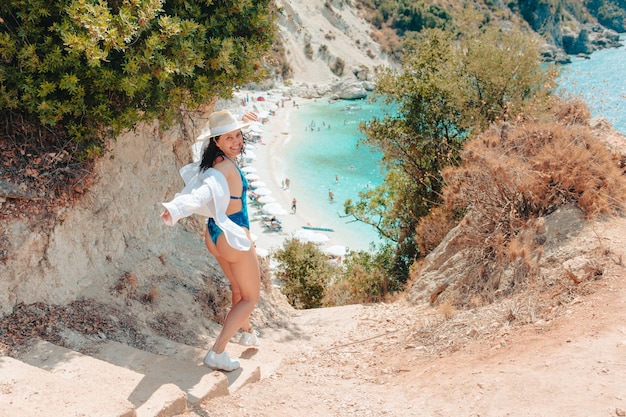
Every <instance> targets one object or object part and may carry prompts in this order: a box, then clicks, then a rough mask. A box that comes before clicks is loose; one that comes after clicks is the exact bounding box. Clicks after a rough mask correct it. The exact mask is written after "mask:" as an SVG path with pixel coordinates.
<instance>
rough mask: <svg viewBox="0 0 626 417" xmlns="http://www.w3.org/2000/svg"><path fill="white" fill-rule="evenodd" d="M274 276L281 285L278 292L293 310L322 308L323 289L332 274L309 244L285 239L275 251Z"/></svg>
mask: <svg viewBox="0 0 626 417" xmlns="http://www.w3.org/2000/svg"><path fill="white" fill-rule="evenodd" d="M274 259H276V260H277V261H278V268H277V271H276V276H277V277H278V278H279V279H280V280H281V281H282V282H283V287H282V290H281V291H282V293H283V294H285V296H286V297H287V300H288V301H289V303H290V304H291V305H292V306H294V307H296V308H300V309H303V308H317V307H322V305H323V301H324V296H325V293H326V288H327V286H328V284H329V283H330V282H331V280H332V278H333V277H334V276H335V274H336V272H337V271H336V270H335V268H334V267H333V265H331V264H330V263H329V262H328V258H327V257H326V255H325V254H324V253H323V252H322V251H321V250H320V249H319V248H318V247H317V246H315V245H314V244H313V243H311V242H306V243H302V242H300V240H298V239H295V238H294V239H289V240H286V241H285V243H284V244H283V248H282V249H279V250H278V251H276V253H275V254H274Z"/></svg>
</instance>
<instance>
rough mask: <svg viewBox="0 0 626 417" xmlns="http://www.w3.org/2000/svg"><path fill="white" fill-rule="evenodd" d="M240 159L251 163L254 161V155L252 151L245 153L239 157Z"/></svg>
mask: <svg viewBox="0 0 626 417" xmlns="http://www.w3.org/2000/svg"><path fill="white" fill-rule="evenodd" d="M241 157H242V158H243V159H244V161H252V160H254V159H256V154H255V153H254V152H252V151H246V153H244V154H243V155H241Z"/></svg>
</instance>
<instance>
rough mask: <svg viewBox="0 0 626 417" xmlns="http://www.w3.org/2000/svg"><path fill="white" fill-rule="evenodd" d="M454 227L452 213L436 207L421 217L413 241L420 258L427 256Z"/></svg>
mask: <svg viewBox="0 0 626 417" xmlns="http://www.w3.org/2000/svg"><path fill="white" fill-rule="evenodd" d="M455 225H456V222H455V220H454V215H453V213H452V212H450V211H448V210H445V209H444V208H443V207H436V208H434V209H433V210H431V211H430V213H428V215H427V216H425V217H422V218H421V219H420V221H419V223H418V225H417V228H416V234H415V241H416V243H417V247H418V248H419V252H420V255H421V256H426V255H428V254H429V253H430V252H431V251H432V250H433V249H435V248H436V247H437V246H438V245H439V244H440V243H441V241H442V240H443V239H444V238H445V237H446V235H447V234H448V232H449V231H450V230H451V229H452V228H453V227H454V226H455Z"/></svg>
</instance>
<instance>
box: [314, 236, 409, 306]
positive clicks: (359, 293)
mask: <svg viewBox="0 0 626 417" xmlns="http://www.w3.org/2000/svg"><path fill="white" fill-rule="evenodd" d="M392 261H393V248H392V247H391V246H390V245H387V246H386V247H383V248H381V249H380V250H379V251H378V252H376V253H374V254H372V253H369V252H365V251H359V252H350V253H349V254H348V255H347V256H346V258H345V261H344V265H343V272H342V273H341V274H339V275H337V277H336V278H335V280H334V281H333V282H332V283H331V285H329V287H328V289H327V291H326V297H325V298H324V305H327V306H336V305H347V304H360V303H376V302H381V301H384V300H385V299H386V298H388V297H389V296H390V295H391V294H392V293H394V292H396V291H399V290H400V289H401V288H402V284H401V283H400V282H398V281H397V280H396V279H394V278H393V276H392V275H391V274H390V273H389V272H388V271H389V269H390V268H391V267H392V265H393V262H392Z"/></svg>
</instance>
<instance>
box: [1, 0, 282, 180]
mask: <svg viewBox="0 0 626 417" xmlns="http://www.w3.org/2000/svg"><path fill="white" fill-rule="evenodd" d="M274 19H275V17H274V3H273V2H272V1H271V0H242V1H225V2H213V1H207V0H168V1H165V0H58V1H53V2H50V1H45V0H3V1H2V2H0V59H1V60H2V65H1V66H0V127H2V132H3V134H2V137H1V138H2V144H3V146H4V145H7V144H14V146H15V148H19V149H20V150H21V151H24V148H25V147H26V148H27V149H26V153H31V152H34V153H37V152H38V151H39V149H42V148H44V147H45V146H48V144H50V143H55V144H56V146H57V147H58V148H59V149H62V150H63V151H65V152H66V153H67V154H68V155H69V157H68V158H66V160H65V161H64V163H65V166H63V167H59V166H53V167H50V171H55V172H59V168H64V169H67V167H68V166H71V165H72V164H75V163H77V162H78V163H80V161H84V160H85V159H89V158H90V157H95V156H98V155H101V154H102V150H103V147H104V145H105V143H106V140H107V139H108V138H110V137H112V136H113V135H114V134H115V133H117V132H119V131H120V130H122V129H126V128H131V127H133V126H134V125H135V124H136V123H137V122H138V121H141V120H152V119H155V118H156V119H159V120H161V121H163V122H165V123H168V122H172V121H175V120H177V116H179V115H181V111H184V110H193V109H195V108H196V107H197V106H198V105H199V104H203V103H206V102H208V101H210V100H211V99H213V98H214V97H225V96H228V95H230V93H231V91H232V88H233V87H234V86H236V85H240V84H241V83H244V82H248V81H254V80H259V79H261V78H262V77H263V74H264V73H263V71H261V69H262V62H261V60H262V58H263V56H264V54H265V53H266V51H267V50H268V49H269V47H270V42H271V41H272V39H273V36H274V32H275V25H274ZM46 174H47V173H46V172H42V175H46ZM81 175H82V174H81Z"/></svg>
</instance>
